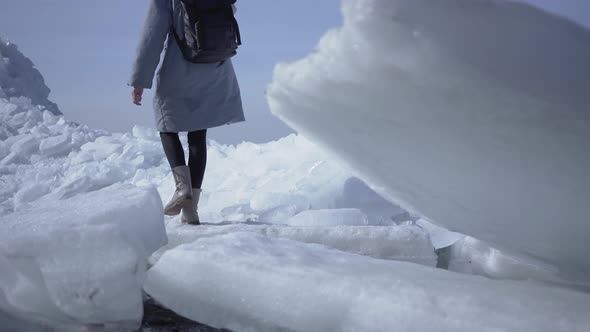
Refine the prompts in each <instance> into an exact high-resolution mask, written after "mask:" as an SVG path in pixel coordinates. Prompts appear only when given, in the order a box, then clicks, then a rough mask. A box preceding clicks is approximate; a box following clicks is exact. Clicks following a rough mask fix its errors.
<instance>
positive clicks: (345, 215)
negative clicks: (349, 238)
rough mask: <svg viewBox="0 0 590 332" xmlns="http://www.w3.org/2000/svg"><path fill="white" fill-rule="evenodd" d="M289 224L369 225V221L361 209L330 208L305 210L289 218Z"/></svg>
mask: <svg viewBox="0 0 590 332" xmlns="http://www.w3.org/2000/svg"><path fill="white" fill-rule="evenodd" d="M287 224H289V225H293V226H336V225H348V226H362V225H368V224H369V221H368V219H367V216H366V215H365V214H364V213H363V211H361V210H359V209H329V210H306V211H303V212H301V213H299V214H297V215H295V216H293V217H291V218H290V219H289V220H287Z"/></svg>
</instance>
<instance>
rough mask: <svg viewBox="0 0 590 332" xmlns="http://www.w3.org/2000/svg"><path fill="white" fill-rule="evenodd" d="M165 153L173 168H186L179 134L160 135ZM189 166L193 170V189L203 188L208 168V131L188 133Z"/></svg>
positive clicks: (162, 133)
mask: <svg viewBox="0 0 590 332" xmlns="http://www.w3.org/2000/svg"><path fill="white" fill-rule="evenodd" d="M160 138H161V139H162V146H163V147H164V153H166V158H168V163H170V167H171V168H175V167H178V166H185V165H186V161H185V159H184V158H185V157H184V149H183V148H182V143H180V138H179V137H178V133H164V132H161V133H160ZM188 150H189V158H188V166H189V168H190V170H191V181H192V187H193V188H199V189H200V188H201V185H202V184H203V177H204V176H205V168H206V167H207V129H203V130H197V131H191V132H189V133H188Z"/></svg>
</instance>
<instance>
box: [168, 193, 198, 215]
mask: <svg viewBox="0 0 590 332" xmlns="http://www.w3.org/2000/svg"><path fill="white" fill-rule="evenodd" d="M191 205H192V198H188V197H184V198H181V199H179V200H177V201H176V202H174V204H172V206H171V207H169V208H168V209H166V210H164V214H165V215H167V216H177V215H179V214H180V212H182V208H184V207H186V206H191Z"/></svg>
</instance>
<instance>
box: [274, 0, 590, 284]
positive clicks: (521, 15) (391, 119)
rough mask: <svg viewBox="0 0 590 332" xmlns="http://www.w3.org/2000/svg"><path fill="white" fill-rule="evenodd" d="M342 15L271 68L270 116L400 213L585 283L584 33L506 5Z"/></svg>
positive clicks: (371, 4) (426, 1) (587, 39)
mask: <svg viewBox="0 0 590 332" xmlns="http://www.w3.org/2000/svg"><path fill="white" fill-rule="evenodd" d="M343 4H344V6H343V13H344V26H343V27H342V28H339V29H334V30H332V31H330V32H328V33H327V34H326V35H325V36H324V38H323V39H322V40H321V41H320V43H319V45H318V47H317V49H316V50H315V51H314V52H313V54H311V55H310V56H309V57H307V58H306V59H304V60H301V61H299V62H296V63H292V64H281V65H279V66H277V67H276V69H275V73H274V80H273V83H272V84H271V86H270V87H269V89H268V93H267V96H268V100H269V103H270V106H271V110H272V111H273V113H274V114H276V115H278V116H279V117H280V118H281V119H283V120H284V121H285V122H287V123H288V124H289V125H291V126H292V127H293V128H295V129H296V130H298V131H299V132H300V133H302V134H304V135H306V136H307V137H308V138H310V139H312V140H313V141H314V142H315V143H317V144H319V145H320V146H322V147H323V148H325V149H326V150H329V151H331V152H332V153H337V154H338V155H340V156H341V157H342V158H343V159H344V160H345V161H346V162H348V164H349V165H351V167H352V168H353V169H354V170H355V172H357V173H358V174H360V176H361V177H362V179H363V180H365V181H366V182H367V183H368V184H370V185H371V186H372V187H373V188H374V189H376V190H377V191H378V192H379V193H381V194H383V195H384V196H385V197H387V198H388V199H390V200H392V201H395V202H396V203H399V204H400V205H401V206H402V207H403V208H404V209H406V210H409V211H410V212H412V213H414V214H417V215H421V216H425V217H427V218H428V219H429V220H432V221H434V222H436V223H438V224H440V225H442V226H445V227H446V228H448V229H450V230H452V231H458V232H461V233H465V234H469V235H471V236H473V237H475V238H479V239H482V240H484V241H486V242H489V243H492V244H494V245H497V246H500V247H503V248H508V249H510V250H514V251H518V252H522V253H526V254H528V255H533V256H536V257H539V258H541V259H544V260H547V261H549V262H550V263H552V264H555V265H557V266H558V267H559V268H560V269H562V270H570V269H579V270H581V271H579V272H580V273H582V274H586V275H588V274H590V255H588V245H587V242H588V234H590V223H589V222H588V215H589V214H588V202H589V201H590V176H588V170H589V169H590V154H589V153H588V147H589V146H590V109H589V107H588V105H590V94H589V93H588V86H590V31H588V30H586V29H585V28H583V27H581V26H579V25H576V24H574V23H572V22H569V21H568V20H566V19H564V18H561V17H557V16H554V15H552V14H548V13H546V12H543V11H541V10H538V9H535V8H533V7H531V6H529V5H527V4H523V3H520V2H517V1H492V0H482V1H464V0H442V1H430V0H396V1H391V0H346V1H344V2H343ZM532 59H534V60H532ZM582 73H584V74H582Z"/></svg>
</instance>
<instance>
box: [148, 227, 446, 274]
mask: <svg viewBox="0 0 590 332" xmlns="http://www.w3.org/2000/svg"><path fill="white" fill-rule="evenodd" d="M167 231H168V238H169V243H168V245H167V246H166V247H164V248H162V249H160V250H159V251H158V252H157V253H156V254H154V257H152V258H153V260H154V261H156V260H157V259H159V258H160V256H161V254H163V253H165V252H166V251H168V250H170V249H172V248H175V247H177V246H180V245H183V244H188V243H191V242H194V241H196V240H199V239H202V238H209V237H213V236H220V235H226V234H233V233H240V232H248V233H254V234H260V235H265V236H270V237H274V238H284V239H289V240H294V241H300V242H304V243H313V244H321V245H324V246H327V247H330V248H334V249H338V250H342V251H346V252H350V253H354V254H359V255H364V256H370V257H373V258H381V259H389V260H402V261H407V262H413V263H417V264H422V265H427V266H436V262H437V256H436V254H435V253H434V248H433V247H432V244H431V243H430V237H429V235H428V233H427V232H426V231H425V230H423V229H422V228H420V227H418V226H413V225H400V226H388V227H384V226H303V227H294V226H277V225H253V224H230V225H202V226H200V227H198V228H195V227H190V226H186V225H176V226H175V225H168V227H167Z"/></svg>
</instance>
